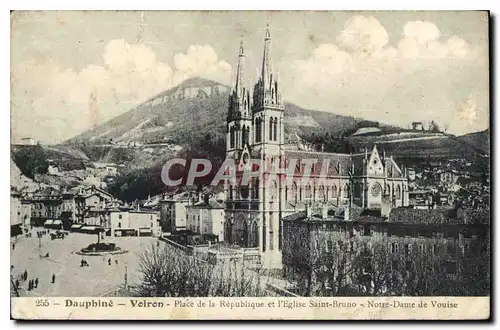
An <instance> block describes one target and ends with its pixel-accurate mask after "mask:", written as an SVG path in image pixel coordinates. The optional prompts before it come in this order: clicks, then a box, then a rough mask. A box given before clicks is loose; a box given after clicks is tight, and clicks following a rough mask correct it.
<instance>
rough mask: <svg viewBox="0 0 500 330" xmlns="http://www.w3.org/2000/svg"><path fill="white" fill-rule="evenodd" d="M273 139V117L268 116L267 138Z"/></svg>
mask: <svg viewBox="0 0 500 330" xmlns="http://www.w3.org/2000/svg"><path fill="white" fill-rule="evenodd" d="M272 139H273V118H272V117H271V118H269V140H272Z"/></svg>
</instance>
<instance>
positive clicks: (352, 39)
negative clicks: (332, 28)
mask: <svg viewBox="0 0 500 330" xmlns="http://www.w3.org/2000/svg"><path fill="white" fill-rule="evenodd" d="M388 42H389V35H388V34H387V31H386V30H385V28H384V27H383V26H382V24H380V22H379V21H378V20H377V19H376V18H374V17H366V16H361V15H357V16H353V17H351V18H350V19H348V20H347V21H346V23H345V25H344V29H343V30H342V31H341V32H340V34H339V36H338V37H337V43H338V45H339V47H340V48H343V49H345V50H347V51H350V52H353V53H365V54H373V53H376V52H378V51H380V50H381V49H382V48H384V47H385V45H387V43H388Z"/></svg>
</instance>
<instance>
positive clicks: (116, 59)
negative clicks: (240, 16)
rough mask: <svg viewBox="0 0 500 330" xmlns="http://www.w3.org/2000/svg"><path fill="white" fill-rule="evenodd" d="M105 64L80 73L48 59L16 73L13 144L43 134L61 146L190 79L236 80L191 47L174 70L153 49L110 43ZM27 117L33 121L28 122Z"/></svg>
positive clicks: (209, 51)
mask: <svg viewBox="0 0 500 330" xmlns="http://www.w3.org/2000/svg"><path fill="white" fill-rule="evenodd" d="M102 59H103V63H104V64H103V65H96V64H89V65H87V66H86V67H85V68H83V69H82V70H80V71H74V70H72V69H65V68H62V67H60V66H59V65H58V64H57V63H55V62H54V61H53V60H51V59H45V58H33V59H30V60H27V61H24V62H22V63H20V64H19V65H18V66H17V67H15V68H13V71H12V132H13V138H14V139H16V138H17V139H18V138H21V137H23V136H25V135H31V134H32V133H33V132H37V133H38V132H40V133H41V134H42V135H45V136H40V137H39V138H41V139H51V142H54V141H61V140H63V139H67V138H69V137H71V136H73V135H74V134H76V133H78V132H82V131H85V130H86V129H88V128H90V127H91V126H92V125H95V124H97V123H102V122H103V121H105V120H108V119H110V118H112V117H114V116H116V115H118V114H120V113H122V112H124V111H126V110H128V109H130V108H132V107H133V106H134V105H135V104H137V103H139V102H141V101H143V100H145V99H147V98H149V97H151V96H152V95H154V94H156V93H159V92H161V91H164V90H166V89H168V88H170V87H173V86H174V85H176V84H178V83H180V82H182V80H184V79H186V78H189V77H193V76H201V77H205V78H210V79H214V80H217V81H220V82H223V83H227V82H228V81H229V79H230V76H231V66H230V65H229V64H228V63H227V62H225V61H219V60H218V57H217V54H216V52H215V51H214V49H213V48H212V47H211V46H209V45H204V46H200V45H192V46H190V47H189V48H188V49H187V51H186V53H179V54H176V55H175V56H174V58H173V66H171V65H169V64H168V63H166V62H163V61H160V60H159V59H158V58H157V56H156V54H155V53H154V52H153V50H152V49H151V48H149V47H148V46H145V45H143V44H129V43H127V42H125V41H124V40H111V41H110V42H108V44H107V45H106V46H105V47H104V50H103V55H102ZM92 98H94V99H95V100H94V101H92V100H91V99H92ZM28 116H29V117H30V120H25V119H26V118H28ZM96 121H97V122H96ZM61 123H64V124H62V125H61ZM41 127H45V128H46V130H45V131H44V130H43V129H42V130H41V129H40V128H41ZM55 127H57V129H54V128H55ZM43 133H45V134H43Z"/></svg>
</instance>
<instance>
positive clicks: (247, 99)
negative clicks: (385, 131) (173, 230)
mask: <svg viewBox="0 0 500 330" xmlns="http://www.w3.org/2000/svg"><path fill="white" fill-rule="evenodd" d="M284 116H285V107H284V103H283V94H282V90H281V84H280V81H279V78H278V76H277V75H276V73H275V71H273V68H272V61H271V34H270V31H269V28H268V29H266V34H265V38H264V52H263V60H262V68H261V73H260V77H259V79H258V81H257V83H256V84H255V86H254V88H253V91H250V89H248V88H247V85H246V80H245V52H244V47H243V44H241V45H240V49H239V55H238V66H237V74H236V83H235V86H234V89H233V90H232V92H231V93H230V96H229V109H228V116H227V146H226V159H232V160H234V162H235V163H236V164H237V166H238V168H239V169H245V168H248V167H249V166H250V163H251V162H249V159H259V160H261V161H262V162H264V163H270V164H276V163H277V164H280V166H279V168H280V169H281V170H278V172H277V173H273V172H271V171H273V170H272V169H265V168H264V167H261V168H260V170H259V171H260V177H259V179H257V178H255V179H253V180H250V182H249V184H248V185H242V184H239V185H234V184H232V183H231V182H229V181H228V182H226V184H225V192H226V206H225V214H226V216H225V225H224V239H225V241H227V242H228V243H230V244H236V245H238V246H240V247H243V248H254V249H258V251H259V252H260V258H261V260H260V261H261V265H262V267H264V268H281V267H282V257H281V250H282V239H283V233H282V218H283V217H284V216H286V215H288V214H291V213H294V212H297V211H300V210H304V209H306V208H307V207H312V206H313V205H314V204H328V205H331V206H332V207H336V208H339V209H345V210H347V212H349V210H350V209H351V208H354V207H358V208H373V209H380V208H381V207H382V199H383V198H385V199H386V200H387V201H388V202H389V203H391V205H393V206H406V205H408V180H407V176H406V173H405V171H404V170H403V169H401V168H400V167H399V166H398V164H397V163H396V162H395V161H394V159H393V158H392V157H386V156H385V154H380V153H379V152H378V150H377V147H376V146H373V147H372V148H371V149H370V150H369V151H368V150H366V149H365V151H364V152H362V153H357V154H338V153H326V152H315V151H311V150H310V149H307V148H301V147H300V146H299V145H296V146H295V145H293V144H285V142H284V141H285V139H284ZM297 144H300V141H299V143H297ZM294 159H295V160H297V163H296V164H297V166H296V168H295V171H294V173H295V174H294V177H296V180H293V182H292V183H291V184H288V183H287V182H286V180H284V178H285V176H286V173H285V172H286V168H288V166H290V162H291V161H292V160H294ZM305 159H315V160H317V162H316V164H314V165H313V166H312V169H311V173H310V175H308V177H309V178H310V179H309V180H308V182H304V180H302V178H303V177H304V171H305V170H306V166H305V164H304V162H301V161H302V160H305ZM325 165H326V166H327V167H328V168H325ZM292 166H293V165H292ZM322 171H325V172H322ZM239 173H240V174H241V172H239ZM325 175H326V180H319V179H320V178H321V177H324V176H325ZM270 176H272V177H274V178H276V179H269V178H270ZM264 181H266V182H264ZM262 182H264V184H262Z"/></svg>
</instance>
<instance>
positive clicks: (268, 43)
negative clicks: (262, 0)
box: [261, 24, 271, 88]
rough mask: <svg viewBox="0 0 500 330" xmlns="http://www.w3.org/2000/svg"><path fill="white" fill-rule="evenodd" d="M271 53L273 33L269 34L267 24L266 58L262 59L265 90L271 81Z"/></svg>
mask: <svg viewBox="0 0 500 330" xmlns="http://www.w3.org/2000/svg"><path fill="white" fill-rule="evenodd" d="M270 52H271V33H270V32H269V24H267V28H266V36H265V38H264V56H263V57H262V76H261V78H262V83H263V85H264V88H267V87H268V86H267V85H266V84H268V83H269V79H270V77H269V76H270V74H271V63H270V62H271V59H270Z"/></svg>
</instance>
